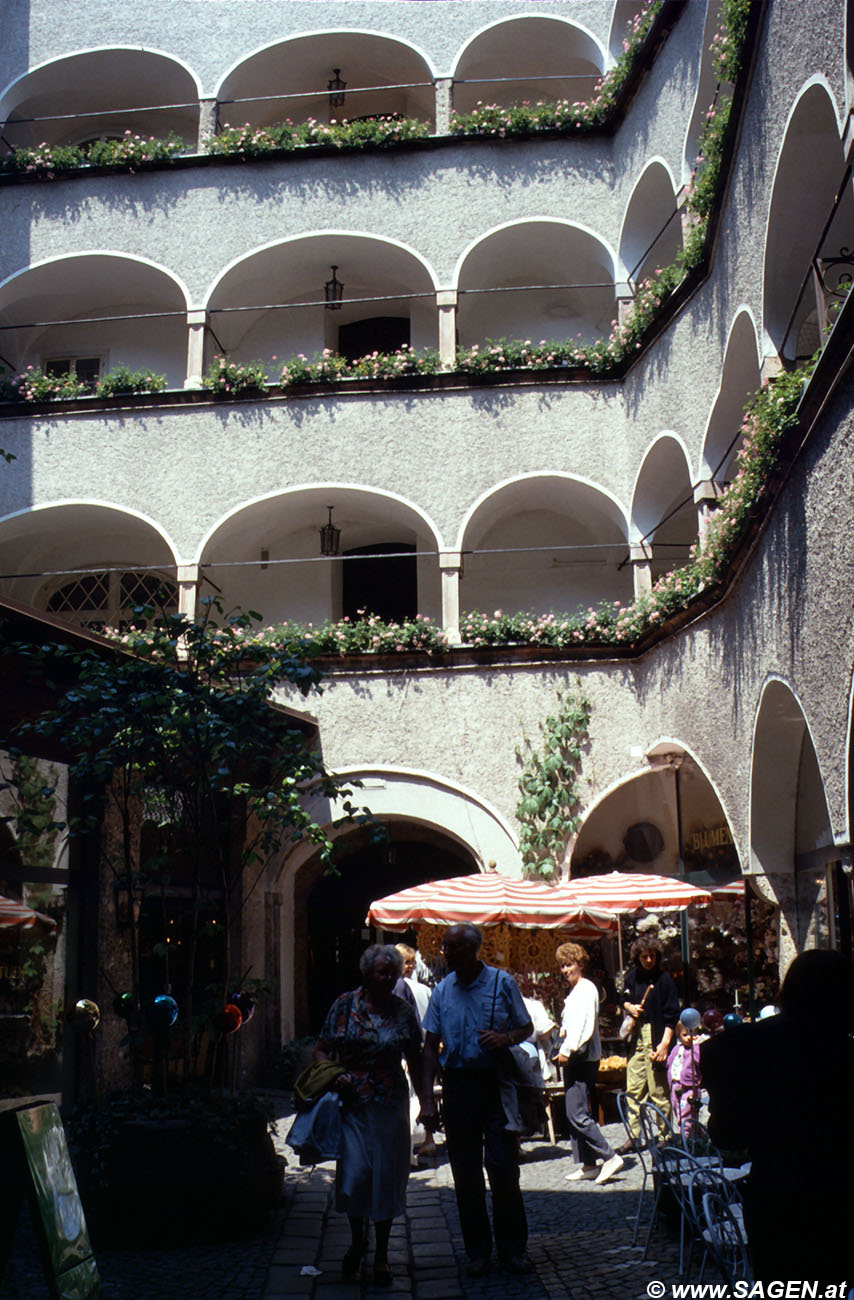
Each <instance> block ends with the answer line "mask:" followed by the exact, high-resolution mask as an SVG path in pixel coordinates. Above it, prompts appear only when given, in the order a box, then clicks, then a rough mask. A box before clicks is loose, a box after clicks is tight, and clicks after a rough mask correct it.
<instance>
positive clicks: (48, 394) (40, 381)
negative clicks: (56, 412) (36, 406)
mask: <svg viewBox="0 0 854 1300" xmlns="http://www.w3.org/2000/svg"><path fill="white" fill-rule="evenodd" d="M88 391H89V390H88V388H87V386H86V385H85V384H84V383H83V382H82V380H80V379H78V378H77V376H76V375H70V374H69V375H46V374H45V373H44V371H43V370H42V368H41V366H27V368H26V370H22V371H21V373H20V374H19V375H15V377H14V378H13V379H5V378H4V381H3V382H2V384H0V398H2V400H4V401H7V402H60V401H63V400H64V399H66V398H71V397H82V396H83V395H84V394H85V393H87V392H88Z"/></svg>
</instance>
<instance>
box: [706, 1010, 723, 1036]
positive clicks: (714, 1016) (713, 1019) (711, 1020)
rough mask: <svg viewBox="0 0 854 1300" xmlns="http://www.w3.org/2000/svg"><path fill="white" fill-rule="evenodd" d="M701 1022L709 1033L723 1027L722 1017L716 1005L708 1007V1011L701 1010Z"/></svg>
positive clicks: (713, 1032)
mask: <svg viewBox="0 0 854 1300" xmlns="http://www.w3.org/2000/svg"><path fill="white" fill-rule="evenodd" d="M703 1024H704V1026H705V1027H706V1029H708V1031H709V1033H710V1034H716V1033H717V1032H718V1030H720V1029H723V1024H724V1018H723V1016H722V1015H721V1013H720V1011H718V1009H717V1007H710V1008H709V1010H708V1011H704V1012H703Z"/></svg>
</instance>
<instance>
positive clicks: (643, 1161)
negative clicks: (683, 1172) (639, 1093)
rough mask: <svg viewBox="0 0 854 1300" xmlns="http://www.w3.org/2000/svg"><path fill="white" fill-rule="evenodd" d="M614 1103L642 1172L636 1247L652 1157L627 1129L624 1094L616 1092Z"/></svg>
mask: <svg viewBox="0 0 854 1300" xmlns="http://www.w3.org/2000/svg"><path fill="white" fill-rule="evenodd" d="M616 1101H617V1114H618V1115H619V1117H620V1122H621V1124H622V1125H623V1128H624V1129H625V1130H626V1137H627V1138H628V1139H629V1141H630V1142H633V1143H634V1148H635V1154H636V1155H637V1158H638V1161H639V1163H640V1167H641V1169H642V1170H643V1182H642V1183H641V1189H640V1195H639V1196H638V1208H637V1210H636V1212H635V1224H634V1230H633V1231H632V1245H633V1246H636V1245H637V1241H638V1232H639V1231H640V1221H641V1211H642V1209H643V1200H644V1195H645V1193H646V1183H647V1179H648V1178H649V1176H650V1174H651V1173H652V1157H651V1156H650V1154H649V1152H648V1151H647V1149H646V1146H645V1144H644V1142H643V1141H642V1139H637V1140H636V1139H635V1138H633V1137H632V1133H631V1129H630V1128H629V1104H628V1099H627V1097H626V1094H625V1092H618V1093H617V1097H616Z"/></svg>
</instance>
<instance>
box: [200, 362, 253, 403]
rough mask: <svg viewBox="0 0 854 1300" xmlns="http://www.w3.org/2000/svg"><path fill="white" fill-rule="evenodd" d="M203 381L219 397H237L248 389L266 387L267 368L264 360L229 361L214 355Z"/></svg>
mask: <svg viewBox="0 0 854 1300" xmlns="http://www.w3.org/2000/svg"><path fill="white" fill-rule="evenodd" d="M203 383H204V385H205V388H209V389H210V390H211V392H212V393H214V394H215V395H216V396H217V397H235V396H237V394H238V393H243V392H246V390H247V389H254V388H266V386H267V368H266V366H265V365H264V363H263V361H247V362H246V363H245V364H243V363H242V362H238V361H229V360H228V358H227V357H214V359H213V361H212V362H211V364H210V365H209V366H208V371H207V374H206V375H205V377H204V380H203Z"/></svg>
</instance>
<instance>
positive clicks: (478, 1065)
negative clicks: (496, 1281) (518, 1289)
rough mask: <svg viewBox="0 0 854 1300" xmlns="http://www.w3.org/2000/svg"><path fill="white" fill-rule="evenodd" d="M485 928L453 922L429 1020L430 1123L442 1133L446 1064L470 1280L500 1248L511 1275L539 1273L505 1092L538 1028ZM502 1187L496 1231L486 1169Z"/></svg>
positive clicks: (495, 1189)
mask: <svg viewBox="0 0 854 1300" xmlns="http://www.w3.org/2000/svg"><path fill="white" fill-rule="evenodd" d="M480 946H481V935H480V931H479V930H477V929H476V927H475V926H473V925H468V924H466V923H461V924H458V925H452V926H451V928H450V929H449V930H448V932H447V934H446V935H445V939H444V942H443V944H442V947H443V950H444V953H445V961H446V963H447V965H448V969H449V971H450V974H449V975H447V976H446V977H445V979H443V980H442V982H441V983H440V984H438V985H437V986H436V988H435V989H434V990H433V995H432V997H431V999H430V1005H429V1007H428V1008H427V1014H426V1015H425V1017H424V1032H425V1038H424V1079H423V1083H422V1088H421V1118H422V1121H423V1123H424V1127H425V1128H429V1129H433V1128H435V1127H436V1107H435V1101H434V1099H433V1080H434V1078H435V1076H436V1068H437V1065H438V1063H439V1061H440V1060H441V1064H442V1069H443V1072H444V1073H443V1075H442V1108H443V1112H444V1121H445V1136H446V1138H447V1148H448V1159H449V1160H450V1163H451V1172H452V1174H453V1178H454V1189H455V1192H456V1196H457V1207H458V1209H459V1212H460V1227H461V1228H462V1233H463V1241H464V1243H465V1248H466V1252H467V1254H468V1257H469V1262H468V1266H467V1272H468V1274H469V1276H470V1277H483V1276H484V1275H485V1274H486V1273H488V1272H489V1270H490V1267H491V1265H490V1255H491V1252H492V1243H493V1240H494V1241H495V1245H496V1246H497V1249H498V1254H499V1257H500V1259H501V1261H502V1264H503V1267H504V1268H505V1269H506V1270H507V1271H508V1272H510V1273H520V1274H522V1273H530V1272H531V1267H532V1266H531V1262H530V1260H529V1259H528V1257H527V1255H526V1253H525V1249H526V1244H527V1240H528V1221H527V1218H526V1216H525V1206H524V1202H523V1200H522V1191H521V1188H520V1185H519V1151H518V1145H517V1142H516V1138H515V1134H514V1133H512V1132H511V1131H509V1130H508V1127H507V1116H506V1114H505V1111H504V1105H503V1101H502V1096H501V1078H500V1073H501V1072H500V1063H501V1060H502V1054H506V1050H507V1049H508V1048H509V1047H511V1046H513V1045H514V1044H517V1043H524V1042H525V1040H526V1039H527V1038H528V1037H529V1036H530V1034H531V1032H532V1031H533V1028H534V1026H533V1025H532V1023H531V1018H530V1016H529V1014H528V1011H527V1009H526V1007H525V1004H524V1002H523V1001H522V995H521V993H520V992H519V989H518V987H517V985H516V981H515V980H514V979H513V977H512V976H511V975H509V974H508V973H507V972H506V971H502V970H497V969H496V968H495V967H493V966H487V965H485V963H484V962H482V961H481V960H480V958H479V957H478V955H477V954H478V951H479V949H480ZM484 1165H485V1166H486V1172H487V1175H488V1178H489V1185H490V1188H491V1190H492V1221H493V1228H494V1232H493V1230H492V1229H491V1228H490V1222H489V1211H488V1205H487V1199H486V1184H485V1182H484V1177H483V1168H484Z"/></svg>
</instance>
